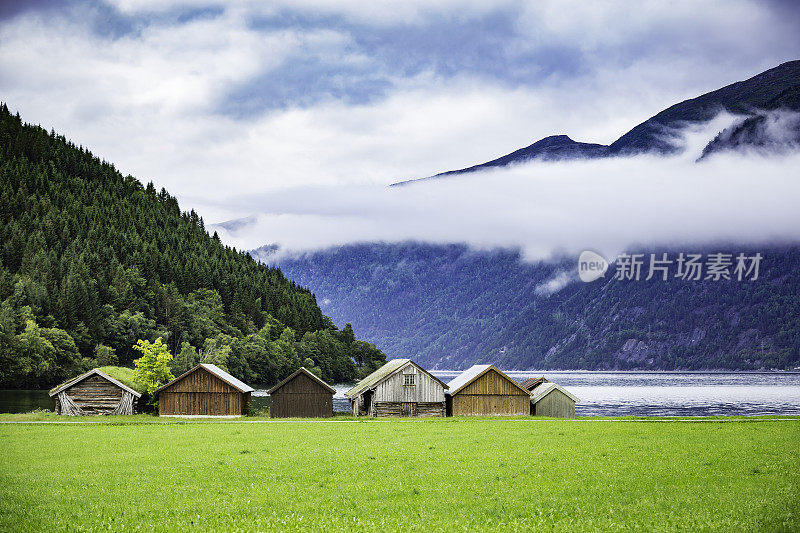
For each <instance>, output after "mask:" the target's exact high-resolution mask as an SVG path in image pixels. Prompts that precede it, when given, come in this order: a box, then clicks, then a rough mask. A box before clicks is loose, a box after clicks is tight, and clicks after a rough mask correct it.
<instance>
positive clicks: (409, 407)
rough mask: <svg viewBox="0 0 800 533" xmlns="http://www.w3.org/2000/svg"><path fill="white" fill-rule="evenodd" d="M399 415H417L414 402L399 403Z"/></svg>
mask: <svg viewBox="0 0 800 533" xmlns="http://www.w3.org/2000/svg"><path fill="white" fill-rule="evenodd" d="M400 416H417V404H416V402H403V403H401V404H400Z"/></svg>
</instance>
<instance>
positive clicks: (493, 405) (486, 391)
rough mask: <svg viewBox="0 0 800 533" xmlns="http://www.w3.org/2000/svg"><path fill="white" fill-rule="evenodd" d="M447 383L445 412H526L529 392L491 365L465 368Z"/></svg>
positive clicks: (477, 414)
mask: <svg viewBox="0 0 800 533" xmlns="http://www.w3.org/2000/svg"><path fill="white" fill-rule="evenodd" d="M447 386H448V387H450V388H449V390H448V391H447V392H446V393H445V394H446V398H447V416H454V415H472V416H489V415H499V416H515V415H527V414H528V413H530V403H531V402H530V400H531V395H530V392H528V391H527V389H525V388H523V387H522V386H520V384H519V383H517V382H516V381H514V380H513V379H511V378H510V377H508V376H507V375H505V374H504V373H503V372H501V371H500V370H499V369H498V368H496V367H495V366H493V365H475V366H473V367H471V368H468V369H467V370H465V371H463V372H462V373H461V374H459V375H458V376H456V377H455V378H454V379H453V380H451V381H450V382H449V383H448V384H447Z"/></svg>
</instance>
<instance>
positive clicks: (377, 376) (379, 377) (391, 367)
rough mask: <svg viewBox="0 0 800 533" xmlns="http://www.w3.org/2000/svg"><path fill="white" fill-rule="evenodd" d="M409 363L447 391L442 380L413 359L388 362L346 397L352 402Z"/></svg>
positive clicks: (347, 393) (359, 383)
mask: <svg viewBox="0 0 800 533" xmlns="http://www.w3.org/2000/svg"><path fill="white" fill-rule="evenodd" d="M408 363H411V364H412V365H414V366H415V367H416V368H417V369H418V370H419V371H421V372H425V373H426V374H428V375H429V376H430V377H431V378H433V379H434V380H436V381H438V382H439V383H441V385H442V387H444V388H445V389H447V384H445V383H444V382H443V381H442V380H440V379H439V378H437V377H436V376H434V375H432V374H431V373H430V372H428V371H427V370H425V369H424V368H422V367H421V366H419V365H418V364H417V363H415V362H414V361H412V360H411V359H392V360H391V361H387V362H386V364H385V365H383V366H382V367H380V368H379V369H378V370H376V371H375V372H373V373H372V374H370V375H369V376H367V377H365V378H364V379H362V380H361V381H359V382H358V383H356V385H355V387H353V388H352V389H350V390H349V391H347V392H345V393H344V395H345V397H347V398H350V399H351V400H352V399H353V398H356V397H358V396H359V395H360V394H361V393H362V392H364V391H365V390H367V389H371V388H373V387H375V386H376V385H377V384H378V383H380V382H381V381H383V380H384V379H386V378H388V377H389V376H391V375H392V374H394V373H395V372H397V371H398V370H400V369H401V368H403V367H404V366H406V365H407V364H408Z"/></svg>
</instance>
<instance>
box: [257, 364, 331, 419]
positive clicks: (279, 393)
mask: <svg viewBox="0 0 800 533" xmlns="http://www.w3.org/2000/svg"><path fill="white" fill-rule="evenodd" d="M269 414H270V416H271V417H272V418H322V417H328V416H333V393H332V392H331V391H329V390H328V389H326V388H325V387H323V386H322V385H320V384H319V383H317V382H316V381H314V380H313V379H311V378H310V377H308V376H307V375H305V374H303V373H302V372H301V373H299V374H297V375H296V376H295V377H294V378H293V379H292V380H291V381H288V382H286V383H284V384H283V386H282V387H281V388H280V389H278V390H276V391H275V392H273V393H272V394H270V405H269Z"/></svg>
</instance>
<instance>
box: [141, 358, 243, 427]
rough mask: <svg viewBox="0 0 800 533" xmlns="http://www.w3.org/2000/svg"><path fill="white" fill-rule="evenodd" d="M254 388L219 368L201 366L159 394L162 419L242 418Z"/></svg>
mask: <svg viewBox="0 0 800 533" xmlns="http://www.w3.org/2000/svg"><path fill="white" fill-rule="evenodd" d="M251 392H253V388H252V387H250V386H248V385H246V384H245V383H243V382H242V381H240V380H238V379H236V378H235V377H233V376H231V375H230V374H228V373H227V372H225V371H224V370H222V369H221V368H219V367H218V366H216V365H211V364H206V363H201V364H199V365H197V366H196V367H194V368H192V369H191V370H189V371H187V372H184V373H183V374H181V375H180V376H178V377H177V378H175V379H173V380H172V381H170V382H169V383H167V384H166V385H164V386H163V387H161V388H160V389H158V390H157V391H156V394H158V414H159V415H160V416H241V415H244V414H247V408H248V406H249V405H250V393H251Z"/></svg>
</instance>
